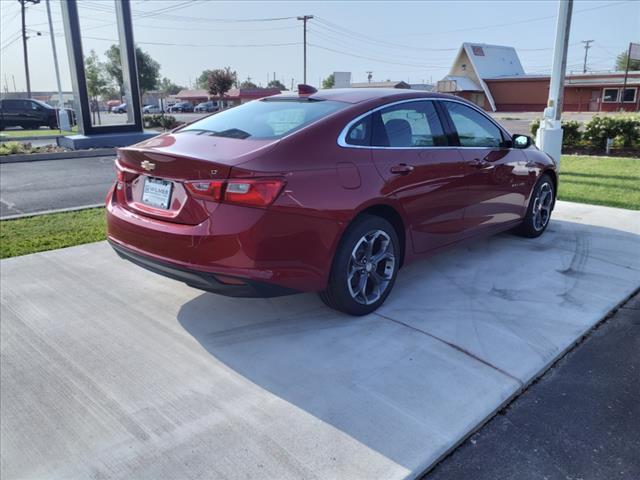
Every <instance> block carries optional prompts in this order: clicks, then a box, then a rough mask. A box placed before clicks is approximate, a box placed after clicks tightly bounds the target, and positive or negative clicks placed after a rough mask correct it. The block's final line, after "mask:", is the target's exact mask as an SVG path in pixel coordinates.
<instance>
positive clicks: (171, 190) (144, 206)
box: [117, 131, 277, 225]
mask: <svg viewBox="0 0 640 480" xmlns="http://www.w3.org/2000/svg"><path fill="white" fill-rule="evenodd" d="M276 144H277V140H269V141H262V140H239V139H233V138H223V137H214V136H211V135H209V134H207V133H206V132H198V131H187V132H176V133H169V134H163V135H159V136H158V137H154V138H152V139H150V140H147V141H145V142H142V143H139V144H136V145H134V146H131V147H126V148H121V149H119V150H118V159H117V164H118V169H119V171H120V172H121V173H119V175H120V177H121V178H120V181H119V184H121V187H119V189H118V190H117V195H118V201H119V203H121V204H122V205H123V206H124V207H125V208H127V209H128V210H130V211H133V212H135V213H138V214H142V215H145V216H149V217H153V218H157V219H162V220H165V221H169V222H175V223H183V224H189V225H197V224H198V223H201V222H203V221H204V220H205V219H206V218H207V217H208V215H209V214H210V213H211V211H212V209H215V208H216V205H215V204H214V203H213V202H207V201H205V200H202V199H198V198H194V197H193V196H192V195H191V194H190V193H189V192H188V190H187V189H186V187H185V186H184V182H186V181H189V180H211V179H221V180H223V179H226V178H228V177H229V174H230V171H231V168H232V167H233V166H235V165H238V164H240V163H244V162H246V161H248V160H251V159H253V158H256V157H258V156H259V155H262V154H264V153H266V152H267V151H269V150H271V149H272V148H274V147H275V145H276ZM156 199H167V200H168V201H167V203H166V204H163V203H162V202H163V201H164V200H158V201H156Z"/></svg>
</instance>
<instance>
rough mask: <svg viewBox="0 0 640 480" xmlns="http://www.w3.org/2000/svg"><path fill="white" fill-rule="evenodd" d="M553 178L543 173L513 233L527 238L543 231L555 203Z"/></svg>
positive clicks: (538, 234) (536, 235)
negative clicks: (524, 213) (522, 217)
mask: <svg viewBox="0 0 640 480" xmlns="http://www.w3.org/2000/svg"><path fill="white" fill-rule="evenodd" d="M553 185H554V184H553V180H552V178H551V176H550V175H549V174H547V173H545V174H543V175H542V176H541V177H540V178H539V179H538V182H537V183H536V186H535V187H534V188H533V192H532V193H531V198H530V200H529V206H528V207H527V213H526V215H525V216H524V219H523V220H522V223H521V224H520V225H519V226H518V227H517V228H516V229H515V233H516V234H518V235H520V236H522V237H527V238H536V237H539V236H540V235H542V234H543V233H544V231H545V230H546V229H547V226H548V225H549V221H550V220H551V212H552V211H553V207H554V204H555V201H556V200H555V191H554V186H553Z"/></svg>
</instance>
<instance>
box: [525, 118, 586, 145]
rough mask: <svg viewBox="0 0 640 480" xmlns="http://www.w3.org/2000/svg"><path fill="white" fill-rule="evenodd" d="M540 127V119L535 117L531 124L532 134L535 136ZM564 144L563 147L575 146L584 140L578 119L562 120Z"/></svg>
mask: <svg viewBox="0 0 640 480" xmlns="http://www.w3.org/2000/svg"><path fill="white" fill-rule="evenodd" d="M539 128H540V119H539V118H535V119H533V120H532V121H531V123H530V124H529V130H530V132H531V136H532V137H534V138H535V136H536V134H537V133H538V129H539ZM562 129H563V134H562V146H563V147H575V146H576V145H578V144H579V143H580V141H581V140H582V134H581V133H580V122H578V121H576V120H568V121H566V122H562Z"/></svg>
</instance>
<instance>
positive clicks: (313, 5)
mask: <svg viewBox="0 0 640 480" xmlns="http://www.w3.org/2000/svg"><path fill="white" fill-rule="evenodd" d="M78 1H79V5H80V7H79V12H80V23H81V29H82V35H83V49H84V51H85V54H87V53H88V52H89V51H90V50H92V49H93V50H95V51H96V53H97V54H98V55H99V56H101V57H103V58H104V52H105V51H106V50H107V49H108V47H109V46H110V45H111V44H112V43H114V41H113V40H114V39H116V38H117V30H116V27H115V25H114V23H113V22H114V18H115V16H114V15H115V14H114V0H78ZM131 6H132V12H133V25H134V38H135V41H136V43H138V45H139V46H140V47H141V48H142V49H143V50H145V51H147V52H148V53H149V54H151V56H152V57H153V58H154V59H156V60H157V61H158V62H159V63H160V65H161V75H162V76H165V77H168V78H170V79H171V80H172V81H174V82H175V83H177V84H179V85H183V86H187V87H189V86H191V85H192V84H193V83H194V82H195V79H196V77H197V76H198V75H199V74H200V73H201V72H202V70H204V69H210V68H221V67H226V66H230V67H231V68H232V69H233V70H236V71H237V72H238V76H239V78H240V79H241V80H245V79H247V78H250V79H251V81H253V82H254V83H256V84H262V85H265V84H266V83H267V79H272V78H273V76H274V74H275V78H277V79H278V80H280V81H282V82H283V83H284V84H285V85H287V86H288V87H289V86H290V85H291V84H292V83H293V84H298V83H302V79H303V61H302V59H303V47H302V38H303V28H302V22H301V21H299V20H297V18H296V17H298V16H301V15H314V18H313V19H311V20H309V22H308V32H307V42H308V47H307V72H308V73H307V83H310V84H312V85H316V86H317V85H318V84H319V83H320V81H321V79H322V78H324V77H326V76H327V75H329V74H330V73H332V72H334V71H347V72H352V81H354V82H358V81H366V80H367V72H368V71H371V72H373V73H372V75H373V80H374V81H382V80H387V79H390V80H404V81H407V82H410V83H422V82H427V83H431V82H436V81H438V80H440V79H442V78H443V77H444V76H445V75H446V74H447V73H448V71H449V68H450V66H451V64H452V62H453V60H454V57H455V55H456V53H457V51H458V49H459V48H460V45H461V44H462V43H463V42H474V43H475V42H477V43H489V44H498V45H509V46H513V47H515V48H516V50H517V52H518V55H519V57H520V60H521V62H522V64H523V66H524V69H525V72H526V73H548V72H549V71H550V68H551V62H552V53H553V50H552V47H553V42H554V37H555V24H556V16H557V10H558V2H557V1H556V0H542V1H524V0H523V1H413V2H402V1H384V2H372V1H351V2H343V1H325V2H312V1H308V2H300V1H284V2H282V1H281V2H268V1H263V2H241V1H235V2H213V1H211V0H131ZM51 9H52V16H53V24H54V32H55V40H56V46H57V50H58V57H59V59H60V67H61V72H62V84H63V89H64V90H70V88H71V81H70V76H69V70H68V68H69V67H68V61H67V52H66V46H65V40H64V33H63V28H62V15H61V8H60V2H59V0H51ZM26 22H27V29H28V35H29V37H30V38H29V40H28V48H29V66H30V71H31V88H32V90H34V91H39V90H46V91H52V90H55V89H56V83H55V75H54V66H53V56H52V49H51V39H50V36H49V28H48V24H47V14H46V5H45V0H42V1H41V3H39V4H37V5H29V6H28V7H27V11H26ZM20 28H21V23H20V4H19V2H18V0H0V85H1V87H2V90H4V89H5V86H6V87H8V89H9V91H14V81H15V88H16V89H17V90H18V91H24V89H25V73H24V63H23V55H22V41H21V36H20ZM38 32H39V33H40V35H38ZM583 40H593V42H592V43H591V47H592V48H591V49H590V50H589V52H588V54H589V56H588V64H587V65H588V69H589V70H591V71H605V70H611V69H612V68H613V64H614V60H615V56H616V55H617V54H618V53H620V52H621V51H624V50H626V49H627V48H628V45H629V42H630V41H635V42H640V1H638V0H631V1H629V0H628V1H615V0H610V1H595V0H593V1H592V0H575V1H574V6H573V18H572V25H571V34H570V40H569V45H570V46H569V56H568V67H567V71H568V72H571V71H573V72H581V71H582V63H583V58H584V52H585V51H584V45H583V43H581V41H583Z"/></svg>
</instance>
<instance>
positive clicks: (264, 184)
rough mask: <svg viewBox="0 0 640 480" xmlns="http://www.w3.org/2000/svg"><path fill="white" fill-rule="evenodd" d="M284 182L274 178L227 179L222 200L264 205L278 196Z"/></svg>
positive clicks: (269, 203)
mask: <svg viewBox="0 0 640 480" xmlns="http://www.w3.org/2000/svg"><path fill="white" fill-rule="evenodd" d="M283 186H284V182H283V181H282V180H276V179H264V180H262V179H251V180H249V179H247V180H229V181H227V185H226V187H225V191H224V201H225V202H229V203H241V204H243V205H254V206H258V207H266V206H267V205H271V203H273V201H274V200H275V199H276V198H277V197H278V195H279V194H280V191H281V190H282V187H283Z"/></svg>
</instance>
